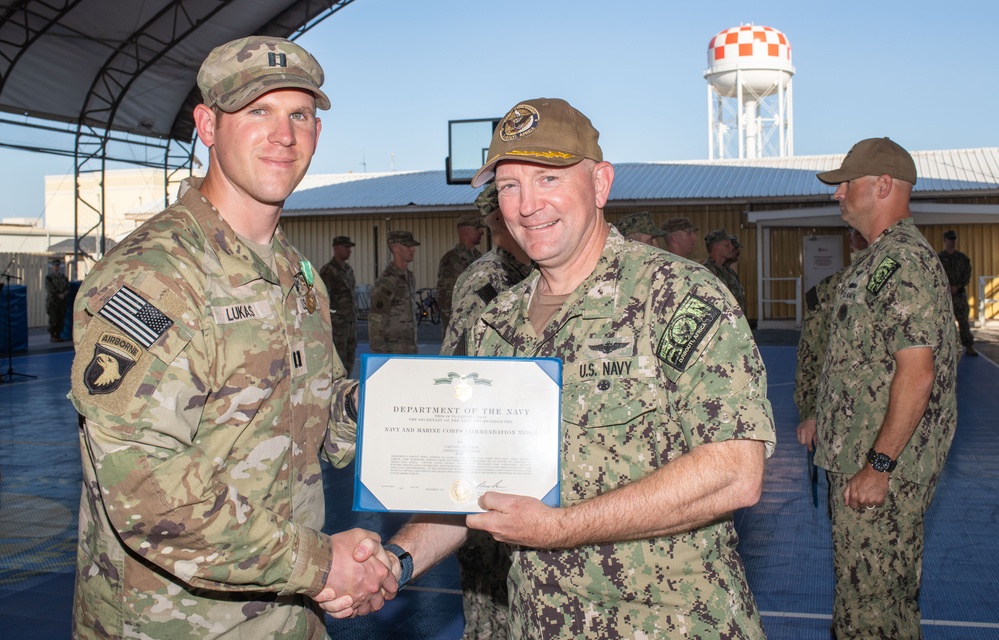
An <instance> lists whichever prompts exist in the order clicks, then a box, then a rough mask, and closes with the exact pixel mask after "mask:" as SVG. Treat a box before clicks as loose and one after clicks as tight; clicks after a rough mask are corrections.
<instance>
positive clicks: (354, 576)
mask: <svg viewBox="0 0 999 640" xmlns="http://www.w3.org/2000/svg"><path fill="white" fill-rule="evenodd" d="M331 541H332V544H333V565H332V566H331V567H330V573H329V575H328V576H327V577H326V586H325V587H324V588H323V590H322V591H320V592H319V593H318V594H316V595H315V596H313V600H315V601H316V602H318V603H319V606H320V607H322V608H323V610H324V611H326V612H327V613H329V614H330V615H331V616H333V617H334V618H353V617H354V616H363V615H365V614H368V613H371V612H372V611H378V610H379V609H381V608H382V607H383V606H385V601H386V600H391V599H392V598H394V597H395V595H396V593H398V592H399V576H400V575H402V567H401V566H400V564H399V559H398V558H397V557H396V556H395V554H392V553H389V552H388V551H386V550H385V549H384V547H382V545H381V536H379V535H378V534H377V533H375V532H374V531H366V530H364V529H350V530H349V531H343V532H341V533H337V534H334V535H333V536H331Z"/></svg>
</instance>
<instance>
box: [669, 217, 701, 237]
mask: <svg viewBox="0 0 999 640" xmlns="http://www.w3.org/2000/svg"><path fill="white" fill-rule="evenodd" d="M676 231H697V227H696V226H694V223H693V222H691V221H690V218H670V219H669V220H667V221H666V222H664V223H663V233H664V234H665V235H669V234H671V233H673V232H676Z"/></svg>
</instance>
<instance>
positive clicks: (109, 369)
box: [83, 333, 142, 395]
mask: <svg viewBox="0 0 999 640" xmlns="http://www.w3.org/2000/svg"><path fill="white" fill-rule="evenodd" d="M140 355H142V350H141V349H139V345H137V344H135V342H133V341H131V340H129V339H128V338H126V337H125V336H120V335H117V334H114V333H103V334H101V336H100V337H99V338H98V339H97V342H96V343H95V344H94V357H93V358H92V359H91V360H90V364H88V365H87V368H86V369H85V370H84V372H83V383H84V385H85V386H86V387H87V390H88V391H89V392H90V394H91V395H96V394H102V393H114V392H115V391H117V390H118V387H120V386H121V383H122V381H123V380H124V379H125V374H126V373H128V370H129V369H131V368H132V366H133V365H134V364H135V361H136V360H138V359H139V356H140Z"/></svg>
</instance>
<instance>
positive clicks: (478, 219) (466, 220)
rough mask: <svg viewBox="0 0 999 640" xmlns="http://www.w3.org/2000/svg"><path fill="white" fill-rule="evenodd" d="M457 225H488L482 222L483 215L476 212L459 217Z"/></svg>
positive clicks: (478, 226) (480, 226)
mask: <svg viewBox="0 0 999 640" xmlns="http://www.w3.org/2000/svg"><path fill="white" fill-rule="evenodd" d="M455 226H456V227H475V228H476V229H481V228H482V227H484V226H486V225H485V224H483V222H482V216H480V215H476V214H474V213H466V214H465V215H463V216H461V217H460V218H458V223H457V224H456V225H455Z"/></svg>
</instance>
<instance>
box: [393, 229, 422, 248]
mask: <svg viewBox="0 0 999 640" xmlns="http://www.w3.org/2000/svg"><path fill="white" fill-rule="evenodd" d="M388 243H389V244H401V245H402V246H404V247H418V246H420V243H419V242H417V241H416V240H414V239H413V232H412V231H389V234H388Z"/></svg>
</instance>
